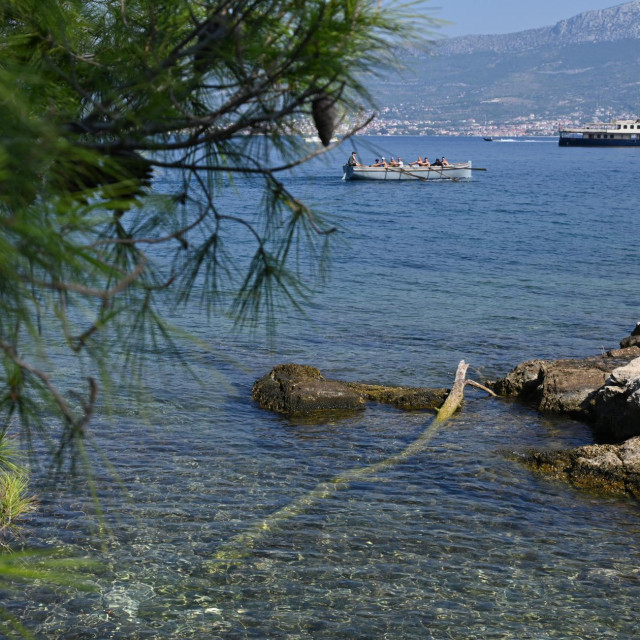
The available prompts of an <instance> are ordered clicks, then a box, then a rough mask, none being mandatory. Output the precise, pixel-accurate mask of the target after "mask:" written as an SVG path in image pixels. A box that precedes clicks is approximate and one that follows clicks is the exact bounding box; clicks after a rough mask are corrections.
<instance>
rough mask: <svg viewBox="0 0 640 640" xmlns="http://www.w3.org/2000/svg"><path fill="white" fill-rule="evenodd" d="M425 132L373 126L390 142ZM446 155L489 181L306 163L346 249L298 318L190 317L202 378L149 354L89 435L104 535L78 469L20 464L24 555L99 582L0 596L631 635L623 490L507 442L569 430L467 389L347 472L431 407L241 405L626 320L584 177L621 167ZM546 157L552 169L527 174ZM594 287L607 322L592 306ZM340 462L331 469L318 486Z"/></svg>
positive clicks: (198, 627)
mask: <svg viewBox="0 0 640 640" xmlns="http://www.w3.org/2000/svg"><path fill="white" fill-rule="evenodd" d="M412 140H413V142H412ZM427 142H428V143H429V145H431V146H432V141H427ZM437 142H438V145H440V147H439V148H442V145H444V144H445V141H443V140H442V139H440V140H438V141H437ZM423 143H424V139H421V140H416V139H411V138H408V139H395V140H389V139H387V140H385V144H394V145H395V149H394V150H395V153H394V155H398V154H400V155H402V156H407V157H411V156H413V155H417V153H418V152H421V153H424V146H422V145H423ZM412 144H413V145H414V146H415V148H414V147H412V146H411V145H412ZM446 144H447V148H451V151H450V152H449V153H447V154H446V155H447V156H448V157H453V158H459V159H466V158H467V156H468V157H471V158H472V159H474V161H476V158H477V156H478V155H479V154H480V153H482V154H484V155H485V157H483V158H478V161H477V162H476V164H478V165H481V166H488V168H489V171H488V172H487V173H486V174H483V175H482V179H478V180H474V181H473V182H472V183H470V184H453V185H439V186H436V187H435V188H431V187H432V185H417V186H418V187H423V186H426V187H427V188H423V189H416V188H412V186H411V185H395V186H393V189H394V190H393V192H391V193H390V191H389V189H388V187H389V186H390V185H374V189H375V192H373V191H367V190H366V189H364V188H363V185H345V184H343V183H341V182H340V179H339V178H340V176H339V172H338V174H337V176H334V173H336V172H335V170H334V169H335V167H333V168H332V167H329V168H326V169H324V170H323V171H324V173H323V171H319V172H318V171H316V172H315V176H316V177H315V178H314V179H315V180H317V181H320V182H321V183H322V186H323V192H322V193H323V194H324V195H323V198H325V200H324V201H323V204H324V206H325V209H326V208H330V209H331V211H332V213H334V214H335V215H341V214H344V215H343V224H344V229H343V231H342V234H343V236H342V239H343V240H344V242H342V243H339V244H338V245H337V247H336V252H335V254H334V280H333V281H332V282H331V283H329V285H328V286H327V287H326V288H324V289H323V290H321V291H319V292H318V293H317V295H316V296H315V297H314V302H313V304H312V305H311V306H310V308H309V313H308V315H306V316H304V315H302V314H300V313H298V312H291V314H289V315H288V316H287V317H286V319H283V320H282V326H281V327H280V329H279V334H278V336H277V339H276V343H275V345H268V344H267V345H266V346H265V344H264V343H263V340H262V337H261V336H260V335H258V336H255V335H246V334H242V335H235V334H232V332H231V331H229V327H228V326H226V325H225V322H224V320H222V319H218V320H216V321H215V323H210V322H209V321H207V320H206V319H203V318H201V317H200V316H199V315H198V314H197V312H196V311H195V310H191V309H185V310H181V314H182V316H183V321H184V322H185V323H186V324H188V326H189V328H190V329H191V330H192V331H193V332H194V333H195V334H196V335H197V336H198V337H199V338H201V339H202V341H203V343H204V344H206V345H208V348H207V349H205V348H204V347H201V346H193V345H190V346H186V347H185V355H186V357H187V358H188V360H189V361H190V362H191V363H192V365H193V367H194V369H195V370H196V372H197V373H198V374H199V376H200V378H201V380H202V381H203V382H202V383H201V384H200V383H198V382H196V381H194V380H193V379H191V378H189V377H186V376H184V375H182V374H180V375H176V372H177V371H178V369H177V368H176V364H175V362H173V361H172V360H171V358H170V357H169V356H166V355H164V354H156V355H157V362H156V363H154V367H153V369H152V371H151V372H150V373H149V388H150V390H149V394H148V396H146V397H144V398H143V399H142V400H141V401H140V406H138V407H133V406H129V404H128V401H127V400H126V398H124V396H123V397H119V396H118V397H116V398H115V399H114V402H113V405H114V407H113V413H112V415H107V414H106V413H105V414H104V415H101V416H98V417H97V418H96V420H95V422H94V423H93V425H92V434H93V436H92V437H93V444H94V445H95V447H93V448H92V449H91V450H90V456H91V462H92V465H93V468H94V473H95V476H96V483H97V487H98V491H99V498H100V501H101V504H102V506H103V508H104V519H105V520H104V523H103V524H104V525H105V526H106V527H107V532H106V533H105V534H104V535H103V536H100V535H99V534H98V528H99V520H98V518H97V517H96V514H95V508H94V505H93V503H92V500H91V498H90V496H89V495H88V492H87V490H86V487H84V486H83V484H84V482H83V481H80V482H79V483H75V482H74V481H73V479H69V480H68V481H67V483H66V485H64V486H62V487H58V488H56V489H48V488H47V485H46V484H45V481H44V478H42V479H41V481H40V480H39V479H38V478H36V482H37V483H38V482H39V483H40V484H39V485H38V487H39V489H40V500H41V508H40V510H39V511H38V513H37V514H36V515H35V516H34V517H33V519H32V520H31V521H30V522H29V523H28V525H27V527H26V528H25V540H26V541H27V542H28V545H29V546H35V547H49V546H53V547H64V548H67V549H69V550H70V551H72V552H73V553H76V554H77V555H80V556H85V555H89V554H90V555H93V556H94V557H98V558H99V559H100V563H101V568H100V570H99V571H97V572H95V573H94V575H92V576H91V582H92V585H93V587H94V590H92V591H88V592H81V591H76V590H73V589H65V588H62V587H55V588H53V587H49V586H47V585H43V584H26V585H24V584H23V585H17V586H16V588H15V589H13V590H11V591H9V590H6V589H3V591H2V599H3V602H4V603H5V605H6V606H7V608H8V610H9V611H10V612H11V613H12V614H13V615H15V616H16V617H17V618H19V619H21V620H22V621H23V622H24V624H26V625H27V626H28V627H29V628H30V629H32V630H33V631H34V633H36V635H37V637H42V638H65V639H71V638H75V639H80V638H100V639H106V638H114V639H115V638H118V639H135V638H180V639H182V638H184V639H198V640H210V639H212V638H214V639H215V638H224V639H228V638H231V639H235V638H238V639H242V638H269V639H273V638H275V639H277V638H287V639H298V638H300V639H307V638H308V639H311V638H313V639H314V640H315V639H317V638H326V639H328V640H329V639H330V640H335V639H339V638H345V639H346V638H349V639H353V638H376V639H378V638H389V639H394V640H395V639H398V638H402V639H413V638H415V639H421V640H422V639H425V638H434V639H438V640H439V639H442V638H456V639H468V638H478V639H483V640H484V639H487V638H518V639H521V638H535V639H536V640H538V639H543V638H558V639H560V638H561V639H563V640H565V639H567V638H584V639H586V638H589V639H592V638H630V637H634V635H635V634H636V630H637V628H638V622H639V621H638V616H637V613H636V610H637V606H636V605H637V594H638V589H639V587H640V542H639V540H640V536H639V535H638V534H639V533H640V519H639V517H638V516H639V515H640V514H639V513H638V505H637V503H636V502H632V501H629V500H622V499H604V498H601V497H598V496H593V495H590V494H587V493H584V492H580V491H576V490H574V489H572V488H570V487H568V486H565V485H563V484H560V483H557V482H555V481H552V480H549V479H546V478H543V477H540V476H536V475H533V474H532V473H531V472H530V471H528V470H527V469H525V468H523V467H521V466H520V465H518V463H517V462H515V461H514V460H513V459H512V456H511V455H510V454H511V453H513V452H516V453H517V452H518V451H521V450H523V449H524V448H527V447H532V446H539V447H564V446H574V445H580V444H584V443H587V442H590V441H591V434H590V432H589V430H588V428H586V427H585V426H584V425H581V424H579V423H576V422H573V421H570V420H558V419H554V418H550V417H544V416H540V415H538V414H537V413H536V412H535V411H532V410H530V409H528V408H527V407H523V406H521V405H519V404H516V403H513V402H508V401H505V400H496V399H491V398H487V397H486V396H485V395H484V394H483V393H481V392H478V391H476V390H468V392H467V400H466V402H465V406H464V410H463V411H462V412H461V413H460V414H459V415H458V416H456V417H455V418H454V419H453V420H451V421H450V422H449V423H447V424H446V425H445V426H442V427H441V428H439V429H437V430H434V431H433V432H430V433H431V435H432V437H431V436H430V437H429V439H427V440H425V441H424V446H422V447H420V448H419V450H416V451H414V452H413V455H411V456H406V457H404V458H402V459H398V460H396V461H395V462H396V463H395V464H393V465H385V466H383V465H380V466H378V467H374V469H375V472H373V473H368V474H362V475H357V474H352V475H349V472H350V471H353V470H358V469H362V468H367V467H370V466H371V465H376V464H377V463H380V462H381V461H383V460H385V459H387V458H389V457H390V456H394V455H397V454H399V453H400V452H402V451H403V450H405V449H406V447H407V446H409V445H410V444H411V443H412V442H414V441H415V440H416V439H417V438H419V437H420V436H421V434H424V433H425V430H427V429H429V425H430V424H431V421H432V419H433V416H432V414H431V413H429V412H401V411H396V410H394V409H390V408H388V407H382V406H376V405H372V406H369V407H368V408H367V410H366V411H364V412H361V413H357V414H352V415H343V416H332V417H331V418H329V419H326V420H321V421H317V420H297V421H289V420H286V419H284V418H282V417H279V416H276V415H272V414H268V413H265V412H263V411H261V410H260V409H258V408H257V407H256V406H254V405H253V404H252V403H251V401H250V393H251V385H252V383H253V381H254V380H255V379H256V378H258V377H260V376H261V375H263V374H264V373H265V372H266V371H268V370H269V369H270V368H271V367H272V366H273V365H275V364H279V363H281V362H286V361H296V362H300V363H303V364H313V365H315V366H318V367H319V368H320V369H321V370H322V371H323V372H324V373H325V374H326V375H327V376H329V377H342V378H345V379H352V380H359V381H362V382H372V383H376V382H382V383H388V384H415V385H429V386H446V385H449V384H450V383H451V380H452V377H453V373H454V371H455V368H456V366H457V363H458V361H459V359H461V358H465V359H467V360H468V361H470V362H471V365H472V366H471V371H472V373H471V376H472V377H474V378H476V379H482V378H484V377H493V376H496V375H501V374H504V373H506V372H507V371H508V369H509V368H510V367H511V366H512V365H514V364H516V363H517V362H519V361H521V360H524V359H528V358H533V357H540V356H542V357H560V356H572V355H588V354H591V353H596V352H598V351H599V350H600V347H601V346H602V345H603V344H606V346H607V348H609V347H611V346H615V344H611V341H612V340H617V339H618V338H619V337H622V336H623V335H625V333H628V330H629V329H630V328H632V326H633V324H634V323H635V320H636V318H635V316H634V315H633V314H634V313H635V311H636V310H635V308H634V307H633V305H635V303H636V302H635V301H636V299H637V298H636V297H634V295H635V288H634V285H633V283H628V282H626V281H625V282H620V279H619V278H618V277H617V271H616V267H615V265H617V264H619V263H620V262H619V260H618V259H619V258H621V257H624V260H626V261H628V260H629V258H630V257H633V258H636V259H637V258H638V256H637V250H636V249H632V248H630V247H629V246H628V244H625V242H624V241H623V240H624V238H625V237H626V234H627V233H628V229H629V228H631V225H632V221H633V219H634V216H635V215H637V211H636V209H635V207H633V206H632V204H633V203H634V202H635V196H633V197H632V196H631V195H630V194H628V193H627V192H626V191H625V190H624V189H625V187H624V184H625V180H626V179H625V178H624V176H622V177H621V178H620V183H618V184H617V187H616V188H618V190H619V192H620V194H621V195H620V198H619V199H618V201H617V202H618V206H619V207H622V208H624V215H621V216H620V215H618V216H615V219H608V220H603V219H602V215H601V212H602V210H603V206H604V203H603V200H602V199H600V200H598V197H599V196H598V194H599V193H601V189H600V190H599V188H598V186H599V185H597V184H595V185H594V184H592V183H593V182H594V181H597V180H600V179H602V180H607V181H608V184H611V180H614V181H615V180H617V179H618V178H616V177H615V175H613V174H612V175H606V176H602V175H601V174H598V176H593V174H588V177H587V173H586V172H580V171H576V169H575V167H573V173H571V176H573V178H572V180H567V179H566V178H567V174H566V172H567V171H568V169H567V166H566V162H565V158H566V156H562V155H559V154H558V150H557V149H556V148H555V147H551V146H550V145H519V144H518V143H517V142H515V143H513V144H508V145H496V146H495V147H494V146H492V145H486V144H485V143H483V142H482V141H481V140H480V141H477V142H476V143H475V145H476V146H474V141H467V140H464V141H463V140H455V141H454V140H451V141H449V140H447V141H446ZM482 145H484V146H482ZM599 153H602V151H600V152H599ZM487 154H489V155H487ZM573 157H574V160H575V159H576V156H573ZM583 158H584V162H593V161H594V158H592V157H587V156H583ZM516 160H517V161H518V164H517V166H516V163H515V161H516ZM554 163H555V164H554ZM634 163H635V164H634ZM627 164H628V166H629V167H630V168H629V170H630V171H631V170H633V169H634V168H635V169H637V164H638V160H636V159H635V158H634V157H629V158H627ZM543 166H547V167H548V173H547V174H546V176H543V177H540V176H539V175H538V174H533V173H531V172H530V173H528V174H527V172H526V171H523V168H525V169H526V167H543ZM527 176H529V177H527ZM291 180H292V184H293V187H294V188H298V189H300V190H304V189H309V188H310V187H308V182H309V179H307V180H306V181H305V180H304V179H302V178H292V179H291ZM581 180H582V183H580V181H581ZM305 185H307V186H305ZM415 186H416V185H413V187H415ZM600 186H602V185H600ZM380 187H387V189H386V190H383V189H381V188H380ZM628 188H629V189H630V188H631V187H630V186H628ZM581 193H582V194H586V195H584V196H583V197H582V199H579V198H580V197H581V196H580V195H579V194H581ZM625 194H626V195H625ZM603 197H604V196H600V198H603ZM567 198H568V199H567ZM625 198H626V200H625ZM576 202H579V203H580V206H579V207H576V209H575V210H574V208H573V206H569V205H573V204H575V203H576ZM625 202H626V203H627V204H625ZM245 206H249V205H248V204H247V203H245ZM625 207H626V208H625ZM630 253H631V254H633V255H632V256H630ZM605 254H606V255H605ZM623 254H624V256H623ZM596 266H597V268H596ZM614 281H615V282H616V287H615V288H612V287H611V283H612V282H614ZM604 289H606V290H607V291H608V297H607V302H608V308H607V313H606V314H605V316H604V317H603V314H602V311H601V308H600V304H599V301H597V300H596V301H594V299H593V298H592V295H593V291H594V290H604ZM474 367H475V369H474ZM105 460H107V461H109V465H110V466H107V465H106V464H105ZM336 477H343V478H346V480H345V481H344V482H341V483H340V487H339V488H336V490H331V491H323V490H322V489H323V487H326V486H327V483H331V481H332V479H335V478H336ZM319 487H320V489H318V488H319ZM314 491H315V492H316V493H315V494H314V493H313V492H314ZM309 495H312V497H313V499H308V496H309ZM291 505H295V506H296V509H295V513H293V512H287V511H286V509H287V508H288V507H290V506H291ZM298 507H299V508H298ZM283 513H284V514H286V515H287V517H278V518H273V514H283ZM256 532H258V533H256ZM221 550H222V551H224V553H221ZM223 556H224V557H223ZM3 624H5V623H2V622H0V635H1V634H2V632H3V631H4V630H5V629H6V628H7V627H6V626H2V625H3Z"/></svg>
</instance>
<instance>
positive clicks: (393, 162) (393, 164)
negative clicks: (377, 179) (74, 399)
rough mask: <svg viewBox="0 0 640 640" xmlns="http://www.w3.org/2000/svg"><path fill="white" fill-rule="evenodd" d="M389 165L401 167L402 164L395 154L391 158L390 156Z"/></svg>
mask: <svg viewBox="0 0 640 640" xmlns="http://www.w3.org/2000/svg"><path fill="white" fill-rule="evenodd" d="M389 166H390V167H399V166H400V165H399V164H398V161H397V160H395V159H394V158H393V156H391V158H390V160H389Z"/></svg>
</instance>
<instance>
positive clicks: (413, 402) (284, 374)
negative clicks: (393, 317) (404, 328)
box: [251, 364, 449, 416]
mask: <svg viewBox="0 0 640 640" xmlns="http://www.w3.org/2000/svg"><path fill="white" fill-rule="evenodd" d="M448 393H449V390H448V389H431V388H428V387H389V386H384V385H372V384H362V383H358V382H343V381H340V380H327V379H326V378H325V377H324V376H323V375H322V373H321V372H320V371H319V370H318V369H316V368H315V367H310V366H308V365H301V364H281V365H278V366H276V367H274V368H273V369H272V370H271V371H270V372H269V373H268V374H266V375H264V376H263V377H262V378H260V379H259V380H257V381H256V382H255V384H254V385H253V391H252V394H251V395H252V398H253V400H255V401H256V402H257V403H258V404H259V405H260V406H261V407H262V408H263V409H268V410H270V411H275V412H277V413H282V414H285V415H288V416H297V415H305V414H309V413H315V412H317V411H345V410H347V411H358V410H362V409H364V408H365V406H366V402H367V401H370V402H379V403H382V404H389V405H391V406H394V407H396V408H399V409H408V410H416V409H438V408H439V407H441V406H442V404H443V403H444V401H445V399H446V397H447V394H448Z"/></svg>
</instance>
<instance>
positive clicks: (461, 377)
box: [436, 360, 469, 422]
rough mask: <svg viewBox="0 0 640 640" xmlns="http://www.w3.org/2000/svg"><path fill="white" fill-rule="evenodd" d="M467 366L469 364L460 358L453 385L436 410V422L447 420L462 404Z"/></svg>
mask: <svg viewBox="0 0 640 640" xmlns="http://www.w3.org/2000/svg"><path fill="white" fill-rule="evenodd" d="M468 368H469V365H468V364H467V363H466V362H465V361H464V360H460V364H459V365H458V370H457V371H456V378H455V380H454V382H453V387H452V388H451V391H450V392H449V395H448V396H447V399H446V400H445V401H444V404H443V405H442V406H441V407H440V409H439V410H438V415H437V416H436V420H437V421H438V422H444V421H445V420H448V419H449V418H450V417H451V416H452V415H453V414H454V413H455V412H456V411H457V410H458V408H459V407H460V405H461V404H462V401H463V400H464V388H465V385H466V380H465V378H466V375H467V369H468Z"/></svg>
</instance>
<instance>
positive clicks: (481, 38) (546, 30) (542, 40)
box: [435, 0, 640, 56]
mask: <svg viewBox="0 0 640 640" xmlns="http://www.w3.org/2000/svg"><path fill="white" fill-rule="evenodd" d="M639 38H640V0H634V1H633V2H626V3H624V4H620V5H617V6H615V7H611V8H610V9H598V10H595V11H586V12H585V13H581V14H579V15H577V16H575V17H573V18H569V19H568V20H561V21H560V22H558V23H557V24H556V25H555V26H552V27H542V28H540V29H529V30H528V31H520V32H519V33H509V34H504V35H493V36H492V35H474V36H463V37H461V38H451V39H449V40H444V41H442V42H441V43H440V44H439V45H438V47H437V49H436V51H435V53H436V54H437V55H440V56H450V55H459V54H474V53H479V52H484V51H491V52H494V53H521V52H524V51H531V50H539V51H540V50H542V49H546V48H558V47H567V46H569V45H574V44H586V43H597V42H618V41H620V40H628V39H639Z"/></svg>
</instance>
